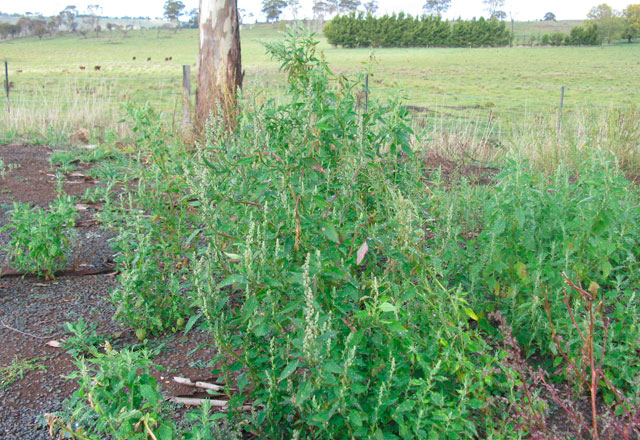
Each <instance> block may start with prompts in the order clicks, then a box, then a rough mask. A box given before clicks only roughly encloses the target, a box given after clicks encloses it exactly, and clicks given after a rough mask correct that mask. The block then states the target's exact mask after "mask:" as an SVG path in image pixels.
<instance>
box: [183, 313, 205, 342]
mask: <svg viewBox="0 0 640 440" xmlns="http://www.w3.org/2000/svg"><path fill="white" fill-rule="evenodd" d="M201 316H202V315H201V314H199V313H198V314H197V315H193V316H192V317H191V318H189V320H188V321H187V325H185V326H184V334H185V336H186V334H187V333H189V331H190V330H191V328H192V327H193V326H194V325H195V324H196V322H198V319H200V317H201Z"/></svg>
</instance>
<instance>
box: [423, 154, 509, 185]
mask: <svg viewBox="0 0 640 440" xmlns="http://www.w3.org/2000/svg"><path fill="white" fill-rule="evenodd" d="M422 161H423V164H424V171H425V175H426V176H429V175H431V174H432V173H434V172H436V171H439V172H440V178H441V179H442V183H444V184H445V185H446V184H451V183H453V182H455V181H456V179H458V178H460V177H465V178H466V179H467V180H468V181H469V183H471V184H476V185H489V184H491V183H494V177H495V175H496V174H497V171H496V170H495V169H493V168H487V167H482V166H477V165H464V164H459V163H457V162H454V161H452V160H450V159H447V158H446V157H444V156H442V155H441V154H439V153H437V152H435V151H426V152H425V153H423V156H422Z"/></svg>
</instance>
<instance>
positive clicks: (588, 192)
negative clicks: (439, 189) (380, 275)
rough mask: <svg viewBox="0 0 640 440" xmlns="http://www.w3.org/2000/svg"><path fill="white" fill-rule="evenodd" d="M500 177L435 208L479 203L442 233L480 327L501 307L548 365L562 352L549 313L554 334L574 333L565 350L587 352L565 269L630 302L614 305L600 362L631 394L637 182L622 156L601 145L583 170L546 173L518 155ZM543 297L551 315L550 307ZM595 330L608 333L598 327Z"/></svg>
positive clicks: (450, 272) (446, 264) (456, 279)
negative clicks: (623, 167)
mask: <svg viewBox="0 0 640 440" xmlns="http://www.w3.org/2000/svg"><path fill="white" fill-rule="evenodd" d="M496 180H497V183H496V185H495V187H493V188H490V189H485V190H482V191H476V193H475V194H476V195H477V196H479V197H477V198H476V200H474V201H471V200H464V201H463V200H457V201H455V200H454V201H447V199H446V196H443V197H441V199H442V200H443V201H447V205H442V207H441V208H439V209H453V207H457V208H458V209H459V211H457V212H456V216H457V218H460V217H462V218H464V216H465V215H468V214H469V213H473V212H475V213H477V217H476V218H475V219H474V220H471V221H469V222H468V223H466V226H467V228H465V229H464V230H460V229H458V230H455V231H454V232H453V233H452V234H451V235H450V237H451V238H452V239H451V240H448V241H445V240H443V239H442V237H439V239H438V240H436V242H437V243H439V244H440V249H438V251H437V252H436V256H437V258H436V259H437V260H438V264H437V265H436V266H437V267H438V268H439V269H440V273H441V274H442V275H443V276H444V278H445V279H447V280H448V282H450V283H452V284H454V285H455V284H458V283H462V284H463V285H464V286H465V288H466V289H468V291H469V292H470V301H471V304H472V305H473V308H474V310H476V311H477V312H478V313H479V314H480V317H481V324H482V325H483V327H485V328H487V329H488V330H489V331H491V329H490V328H489V326H488V325H487V324H488V322H487V321H486V316H487V315H488V313H490V312H492V311H494V310H495V311H498V310H499V311H501V312H502V314H503V315H504V316H505V319H506V322H507V323H508V324H509V326H511V327H513V333H514V335H515V336H516V337H517V338H518V341H519V343H520V344H521V345H522V346H523V347H524V352H525V355H526V356H529V355H531V354H533V353H534V352H538V353H541V354H543V355H544V356H546V359H548V360H549V361H548V365H547V367H548V369H550V370H551V368H553V367H554V366H557V364H558V362H561V361H562V359H561V358H560V357H559V353H558V347H557V344H556V342H555V341H554V340H553V338H552V337H551V335H552V331H551V329H550V327H549V321H550V319H551V320H552V321H553V322H554V326H555V331H556V332H557V334H558V335H560V337H561V338H562V339H564V340H565V341H569V344H568V345H569V347H570V348H571V350H572V351H571V352H570V353H569V355H570V356H571V357H572V358H574V359H579V358H580V357H581V356H582V354H581V351H580V344H579V341H578V340H577V339H576V336H575V330H574V324H573V322H572V320H571V319H570V316H568V314H567V307H566V305H565V304H564V302H563V297H562V291H563V286H564V284H563V283H564V280H563V278H562V276H561V274H562V273H563V272H564V273H566V274H567V276H569V277H571V278H573V279H575V280H577V282H579V283H581V284H583V285H585V286H591V287H592V289H593V290H595V291H598V292H599V295H601V297H602V299H603V300H604V301H605V302H608V303H611V304H624V305H625V306H624V307H616V308H615V310H612V311H611V318H614V322H616V324H615V325H613V326H612V327H611V329H610V330H609V341H610V342H611V347H610V348H609V349H608V350H607V357H606V358H605V359H604V360H603V365H604V366H605V367H606V368H608V369H609V371H611V373H610V380H611V381H612V383H613V384H614V385H615V387H617V388H619V389H622V390H625V391H626V392H630V393H631V394H634V393H635V390H637V388H638V384H637V381H636V380H635V379H634V378H635V377H637V374H638V371H640V370H639V369H640V363H638V361H637V356H636V355H634V353H636V350H638V348H640V341H639V340H638V339H637V337H636V336H635V334H636V332H635V331H634V329H637V328H638V326H639V325H640V316H639V314H638V313H637V312H636V311H635V310H636V309H637V306H638V305H639V303H638V298H637V295H636V294H635V293H634V290H635V288H634V286H637V283H638V275H637V273H638V258H637V255H638V252H639V251H640V249H639V248H638V245H637V243H638V239H639V238H640V237H639V236H638V230H637V228H636V225H637V222H638V221H639V220H640V210H639V209H638V194H637V191H636V190H635V188H633V186H632V185H631V184H630V183H629V182H628V181H627V180H626V179H625V178H624V177H623V176H622V175H621V172H620V171H619V168H618V166H617V163H616V162H615V161H613V160H612V159H610V158H608V157H607V156H606V155H604V154H602V153H599V152H595V153H592V154H591V155H588V156H587V157H585V158H584V160H583V162H582V163H581V165H580V167H579V168H577V169H576V168H568V167H560V168H558V169H557V170H555V171H554V172H552V173H551V174H549V175H547V174H544V173H541V172H538V171H535V170H534V169H532V168H530V167H529V166H528V165H527V164H526V163H525V164H523V163H520V162H515V161H514V162H511V163H509V164H507V166H506V167H505V170H504V171H503V172H502V173H501V174H500V175H499V176H497V178H496ZM451 197H452V198H453V199H455V198H456V196H455V195H454V196H451ZM467 202H469V203H467ZM460 207H462V208H460ZM439 209H437V210H436V217H439V216H440V215H441V213H440V212H439ZM460 211H462V212H460ZM445 223H448V222H445ZM453 223H458V224H459V222H453ZM472 225H473V229H474V230H472V231H470V228H469V226H472ZM439 226H440V225H438V224H436V225H435V226H434V227H433V229H434V230H436V231H439V230H442V231H443V232H444V231H445V230H446V224H442V227H439ZM461 237H462V240H464V246H461V245H460V244H459V241H461ZM547 297H548V306H547V307H548V310H549V314H550V317H548V316H547V313H545V298H547ZM581 301H582V299H581V298H575V299H573V300H572V304H571V307H572V308H573V309H578V310H579V309H582V308H583V307H582V304H581ZM580 322H581V321H580ZM584 325H586V324H584ZM595 331H596V334H597V336H598V337H599V338H602V337H603V334H602V333H603V332H604V329H603V328H602V327H599V328H597V329H596V330H595ZM552 362H553V365H552V364H551V363H552ZM616 365H618V366H620V365H624V368H619V367H615V366H616ZM605 397H606V398H607V399H610V398H611V396H605Z"/></svg>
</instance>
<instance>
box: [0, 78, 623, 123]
mask: <svg viewBox="0 0 640 440" xmlns="http://www.w3.org/2000/svg"><path fill="white" fill-rule="evenodd" d="M5 67H6V66H5ZM5 72H6V70H5ZM5 75H6V77H5V81H4V86H5V94H6V97H7V98H6V101H7V111H6V113H5V116H4V118H3V117H1V116H0V122H2V120H3V119H5V120H6V121H7V122H8V123H11V122H12V119H15V118H14V116H15V115H19V117H18V119H20V118H21V120H22V121H23V123H25V122H24V121H30V123H42V124H47V123H51V120H52V119H56V118H61V119H64V118H67V119H68V121H67V122H68V124H69V125H73V124H78V123H83V122H84V123H88V124H89V125H100V124H107V123H108V122H109V121H117V120H119V119H120V118H121V116H122V114H123V111H122V105H123V104H124V103H127V102H134V103H146V102H148V103H150V104H151V105H152V106H153V107H154V108H155V109H156V110H159V111H161V112H163V113H164V114H165V115H166V114H170V115H172V118H173V120H176V119H179V118H178V117H177V115H180V114H183V112H184V111H185V109H184V108H183V106H184V103H185V100H184V96H185V93H188V94H189V96H190V98H189V101H188V105H189V106H190V108H191V109H192V108H193V106H194V104H195V102H194V101H195V98H194V97H195V93H190V92H191V91H190V90H185V89H184V81H183V80H184V78H183V77H182V76H180V75H176V76H175V77H143V76H136V77H123V76H117V77H109V76H106V75H102V76H100V77H96V76H90V75H91V74H84V75H75V74H74V75H65V76H57V77H46V76H45V77H35V76H29V77H21V76H20V75H14V78H9V77H8V74H7V73H5ZM189 75H190V78H189V79H190V81H189V82H190V83H193V84H195V77H194V78H191V77H192V76H194V75H193V73H191V74H189ZM285 89H286V84H285V81H284V79H282V80H278V79H274V78H273V77H269V76H261V75H259V74H253V75H251V74H250V75H247V77H246V78H245V93H246V94H248V95H257V96H261V97H263V98H275V99H278V98H280V97H282V96H284V94H285ZM519 89H520V90H518V92H517V94H518V97H513V96H497V95H491V94H489V93H487V94H464V93H451V92H436V91H430V90H419V91H413V92H412V91H404V92H401V93H400V95H401V96H403V97H405V98H407V99H408V102H409V105H407V109H408V110H410V112H411V113H412V115H413V116H414V119H415V120H416V121H418V123H419V124H422V126H425V125H427V126H434V125H439V126H444V125H449V126H451V127H454V128H455V127H456V126H458V125H460V124H471V125H476V126H478V127H480V128H482V129H483V130H487V129H491V130H494V131H495V132H496V133H503V132H505V131H507V130H509V129H510V127H512V126H513V125H514V124H520V123H522V122H524V121H529V120H532V119H535V118H541V117H545V118H548V117H549V115H554V116H555V115H558V118H559V121H560V117H561V116H562V113H565V114H571V113H572V112H573V113H583V114H584V113H602V112H607V111H610V110H612V109H620V110H621V109H623V108H625V107H628V105H626V106H625V105H616V104H615V103H614V102H610V103H609V104H605V103H604V101H603V100H602V99H601V98H600V97H599V100H597V101H596V100H594V99H593V94H595V93H597V94H600V95H602V94H609V93H612V92H613V93H617V94H620V93H622V92H623V91H624V90H623V89H622V88H617V87H615V86H612V87H610V88H609V87H608V88H591V87H576V88H573V87H569V88H565V91H564V93H565V95H564V98H563V100H561V90H560V89H558V90H557V99H556V100H550V99H545V98H541V94H540V91H539V90H537V89H530V90H526V89H525V90H521V89H522V88H521V87H519ZM367 93H368V96H369V97H372V98H377V99H378V100H385V99H387V98H392V97H397V96H398V93H399V92H398V91H397V90H396V89H393V88H391V87H388V86H385V85H384V84H380V83H375V84H369V88H368V91H367ZM545 95H548V93H547V94H545ZM9 112H13V113H14V116H12V115H11V114H10V113H9ZM92 118H94V119H97V120H99V122H96V121H94V120H92ZM14 122H15V121H14ZM58 122H60V121H58ZM558 124H560V122H558Z"/></svg>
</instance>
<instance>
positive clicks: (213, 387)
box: [173, 376, 224, 391]
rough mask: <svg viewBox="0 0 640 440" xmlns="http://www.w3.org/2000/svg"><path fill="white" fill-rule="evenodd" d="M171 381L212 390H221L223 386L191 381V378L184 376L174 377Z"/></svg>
mask: <svg viewBox="0 0 640 440" xmlns="http://www.w3.org/2000/svg"><path fill="white" fill-rule="evenodd" d="M173 381H174V382H175V383H179V384H182V385H187V386H190V387H196V388H204V389H206V390H213V391H223V390H224V387H222V386H220V385H216V384H214V383H208V382H200V381H197V382H195V383H194V382H192V381H191V379H187V378H186V377H177V376H176V377H174V378H173Z"/></svg>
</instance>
